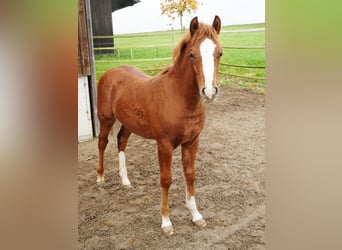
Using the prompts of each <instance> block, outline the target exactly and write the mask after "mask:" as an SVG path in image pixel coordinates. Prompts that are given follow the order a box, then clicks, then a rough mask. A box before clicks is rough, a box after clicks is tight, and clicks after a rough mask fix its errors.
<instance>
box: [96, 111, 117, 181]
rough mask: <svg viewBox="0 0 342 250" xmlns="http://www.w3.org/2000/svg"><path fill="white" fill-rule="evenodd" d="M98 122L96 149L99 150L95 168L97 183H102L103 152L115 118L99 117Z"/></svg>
mask: <svg viewBox="0 0 342 250" xmlns="http://www.w3.org/2000/svg"><path fill="white" fill-rule="evenodd" d="M99 121H100V134H99V141H98V148H99V165H98V167H97V180H96V181H97V183H103V182H104V175H103V160H104V151H105V149H106V147H107V144H108V134H109V132H110V130H111V128H112V127H113V124H114V122H115V117H114V116H113V117H105V118H103V117H101V118H99Z"/></svg>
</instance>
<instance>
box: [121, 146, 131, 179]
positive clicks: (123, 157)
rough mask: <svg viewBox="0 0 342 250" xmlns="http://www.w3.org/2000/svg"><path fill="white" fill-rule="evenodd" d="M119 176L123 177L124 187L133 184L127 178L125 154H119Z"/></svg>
mask: <svg viewBox="0 0 342 250" xmlns="http://www.w3.org/2000/svg"><path fill="white" fill-rule="evenodd" d="M119 175H120V177H121V182H122V185H125V186H128V185H131V182H130V181H129V180H128V177H127V169H126V156H125V152H123V151H120V152H119Z"/></svg>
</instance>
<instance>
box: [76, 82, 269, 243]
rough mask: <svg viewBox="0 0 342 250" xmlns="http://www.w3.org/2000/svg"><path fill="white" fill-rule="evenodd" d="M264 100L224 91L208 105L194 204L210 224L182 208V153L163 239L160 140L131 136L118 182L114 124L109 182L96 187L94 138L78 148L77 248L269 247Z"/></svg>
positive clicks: (107, 154) (174, 175)
mask: <svg viewBox="0 0 342 250" xmlns="http://www.w3.org/2000/svg"><path fill="white" fill-rule="evenodd" d="M264 103H265V100H264V95H261V94H256V93H254V92H250V91H246V90H239V89H235V88H229V87H226V86H221V87H220V95H219V97H218V98H217V99H216V100H215V101H214V102H212V103H209V104H208V105H206V106H207V107H206V114H207V117H206V124H205V128H204V130H203V131H202V133H201V136H200V146H199V151H198V154H197V158H196V181H195V190H196V200H197V207H198V210H199V212H200V213H201V214H202V215H203V217H204V219H205V220H206V221H207V226H206V227H205V228H204V229H199V228H197V227H196V226H194V225H193V224H192V222H191V215H190V212H189V211H188V210H187V209H186V207H185V184H184V178H183V170H182V165H181V156H180V148H177V149H176V150H175V152H174V156H173V165H172V181H173V182H172V185H171V188H170V193H169V205H170V219H171V221H172V223H173V226H174V230H175V232H174V235H172V236H169V237H167V236H165V235H163V234H162V232H161V229H160V225H161V217H160V214H159V207H160V199H161V188H160V185H159V167H158V159H157V147H156V142H155V141H152V140H145V139H143V138H141V137H138V136H136V135H131V137H130V139H129V142H128V146H127V150H126V158H127V171H128V178H129V179H130V181H131V183H132V188H130V189H128V188H124V187H122V186H121V184H120V177H119V174H118V172H119V167H118V154H117V148H116V134H117V132H118V129H119V126H120V124H119V122H116V124H115V125H114V128H113V131H112V134H111V135H110V138H109V143H108V146H107V150H106V152H105V165H104V167H105V184H103V185H101V186H98V185H97V184H96V166H97V154H98V153H97V140H96V139H95V140H93V141H88V142H83V143H79V145H78V158H79V160H78V191H79V194H78V195H79V202H78V214H79V215H78V247H79V249H265V234H264V231H265V205H264V202H265V155H264V147H265V134H264V132H265V119H264V118H265V108H264Z"/></svg>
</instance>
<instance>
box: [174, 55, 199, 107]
mask: <svg viewBox="0 0 342 250" xmlns="http://www.w3.org/2000/svg"><path fill="white" fill-rule="evenodd" d="M172 71H173V72H172V74H170V75H171V81H172V85H173V86H175V87H176V88H177V91H176V92H177V93H178V94H179V95H180V96H181V98H184V101H185V103H186V104H187V105H188V108H190V109H194V108H197V107H198V106H201V104H202V101H201V96H200V94H199V88H198V84H197V81H196V76H195V73H194V71H193V69H192V66H191V63H190V62H187V61H184V62H183V63H182V64H178V65H175V66H174V67H173V69H172Z"/></svg>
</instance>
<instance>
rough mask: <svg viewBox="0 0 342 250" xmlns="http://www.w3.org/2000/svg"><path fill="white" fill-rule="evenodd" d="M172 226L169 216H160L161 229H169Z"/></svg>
mask: <svg viewBox="0 0 342 250" xmlns="http://www.w3.org/2000/svg"><path fill="white" fill-rule="evenodd" d="M170 226H172V223H171V221H170V218H169V216H163V215H162V224H161V227H162V228H163V227H170Z"/></svg>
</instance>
